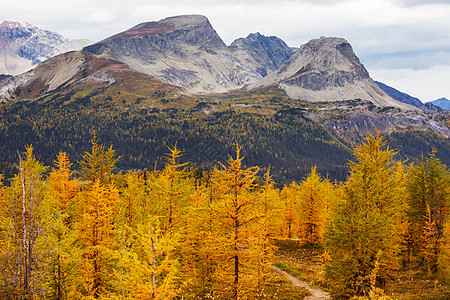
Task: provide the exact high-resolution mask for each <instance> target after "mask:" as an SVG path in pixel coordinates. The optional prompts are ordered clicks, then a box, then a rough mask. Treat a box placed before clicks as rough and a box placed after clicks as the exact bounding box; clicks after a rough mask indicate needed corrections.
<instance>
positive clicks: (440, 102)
mask: <svg viewBox="0 0 450 300" xmlns="http://www.w3.org/2000/svg"><path fill="white" fill-rule="evenodd" d="M430 103H433V104H434V105H436V106H439V107H440V108H442V109H445V110H450V100H448V99H447V98H440V99H437V100H434V101H430Z"/></svg>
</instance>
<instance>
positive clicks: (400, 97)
mask: <svg viewBox="0 0 450 300" xmlns="http://www.w3.org/2000/svg"><path fill="white" fill-rule="evenodd" d="M375 83H376V84H377V85H378V87H379V88H380V89H382V90H383V91H384V92H385V93H386V94H388V95H389V96H391V97H392V98H394V99H395V100H397V101H400V102H403V103H406V104H410V105H413V106H415V107H422V106H423V103H422V101H420V100H419V99H418V98H416V97H412V96H410V95H408V94H406V93H403V92H400V91H399V90H397V89H395V88H393V87H390V86H388V85H386V84H384V83H382V82H379V81H375Z"/></svg>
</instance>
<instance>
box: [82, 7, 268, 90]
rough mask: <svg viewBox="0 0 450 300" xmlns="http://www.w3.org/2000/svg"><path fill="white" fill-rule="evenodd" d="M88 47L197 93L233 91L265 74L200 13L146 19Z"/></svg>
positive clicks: (94, 51)
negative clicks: (245, 60) (246, 61)
mask: <svg viewBox="0 0 450 300" xmlns="http://www.w3.org/2000/svg"><path fill="white" fill-rule="evenodd" d="M84 50H85V51H89V52H92V53H94V54H98V55H100V56H102V57H106V58H111V59H115V60H119V61H122V62H125V63H126V64H128V65H129V66H130V67H132V68H134V69H136V70H138V71H140V72H143V73H146V74H149V75H152V76H155V77H157V78H159V79H161V80H163V81H165V82H168V83H172V84H176V85H179V86H182V87H184V88H186V89H187V90H188V91H190V92H192V93H211V92H227V91H230V90H234V89H237V88H240V87H242V86H244V85H246V84H248V83H249V82H254V81H256V80H257V79H259V78H261V76H260V75H259V74H258V73H257V72H255V71H254V70H253V69H252V68H251V67H249V66H247V65H245V64H244V63H242V62H241V60H239V59H238V58H237V57H236V56H235V55H233V53H232V52H231V51H230V49H229V48H228V47H227V45H225V43H224V42H223V41H222V39H221V38H220V37H219V36H218V35H217V33H216V32H215V30H214V29H213V28H212V26H211V24H210V23H209V21H208V19H207V18H206V17H204V16H199V15H187V16H177V17H171V18H166V19H163V20H160V21H158V22H148V23H142V24H139V25H137V26H135V27H133V28H131V29H129V30H127V31H124V32H122V33H119V34H116V35H114V36H112V37H109V38H107V39H105V40H103V41H100V42H98V43H96V44H93V45H91V46H88V47H86V48H84Z"/></svg>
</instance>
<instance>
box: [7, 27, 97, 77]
mask: <svg viewBox="0 0 450 300" xmlns="http://www.w3.org/2000/svg"><path fill="white" fill-rule="evenodd" d="M90 43H91V42H90V41H88V40H69V39H66V38H65V37H63V36H62V35H60V34H58V33H55V32H51V31H48V30H42V29H40V28H38V27H36V26H33V25H30V24H28V23H25V22H21V21H3V22H2V23H1V24H0V73H3V74H11V75H18V74H20V73H23V72H25V71H28V70H30V69H31V68H33V67H34V66H36V65H38V64H40V63H41V62H43V61H45V60H47V59H49V58H51V57H54V56H56V55H58V54H61V53H64V52H67V51H71V50H79V49H81V48H83V47H84V46H86V45H88V44H90Z"/></svg>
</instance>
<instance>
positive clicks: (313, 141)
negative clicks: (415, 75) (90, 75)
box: [0, 94, 450, 183]
mask: <svg viewBox="0 0 450 300" xmlns="http://www.w3.org/2000/svg"><path fill="white" fill-rule="evenodd" d="M106 95H108V94H106ZM57 96H58V97H54V98H55V99H51V100H49V101H20V102H14V103H7V104H2V105H0V140H1V141H2V143H1V144H0V153H1V157H0V170H2V173H4V174H5V176H6V178H10V177H11V176H12V174H13V173H14V172H15V171H16V167H17V151H18V150H19V151H22V150H23V149H24V147H25V146H26V145H29V144H32V145H34V146H35V149H36V150H35V155H36V157H38V158H39V159H40V160H41V161H42V162H43V163H45V164H47V165H50V164H51V163H52V161H53V159H54V157H55V155H56V154H57V153H58V152H59V151H64V152H66V153H68V155H69V156H70V157H71V158H72V160H73V161H74V162H76V161H79V160H80V159H81V156H80V155H81V153H83V152H84V151H87V150H88V149H89V147H90V144H89V141H90V139H91V138H92V136H93V132H94V131H95V132H96V133H97V136H98V137H99V138H100V139H101V141H102V142H103V143H105V144H106V145H114V148H115V149H116V152H117V154H118V155H119V156H120V157H121V160H120V161H119V162H118V164H117V167H118V170H130V169H144V168H147V169H154V168H155V166H156V168H157V169H161V168H162V167H163V160H162V159H161V158H162V157H163V155H164V153H165V151H166V149H167V147H168V146H171V145H175V143H178V146H179V147H180V148H182V149H183V151H184V155H185V156H184V157H185V158H186V161H189V162H191V163H192V164H191V166H192V167H194V168H199V169H200V170H208V169H210V168H212V167H213V166H214V165H216V162H217V161H224V160H226V153H230V152H231V151H232V149H233V147H234V145H235V144H236V143H239V144H240V145H242V147H243V149H244V150H243V151H244V152H243V153H244V154H245V155H246V164H248V165H259V166H260V167H261V168H262V170H263V171H265V170H267V168H269V166H271V167H272V170H273V176H274V179H276V181H277V182H279V183H283V182H289V181H291V180H300V179H301V178H303V177H304V176H305V175H306V174H307V173H308V172H309V170H310V168H311V167H312V166H315V165H316V166H317V169H318V171H319V172H320V173H322V174H324V175H326V176H328V178H330V179H331V180H334V179H337V180H341V181H342V180H344V179H345V177H346V175H347V172H348V168H347V167H346V163H347V161H348V160H349V159H350V158H351V146H352V144H351V143H350V142H348V141H346V140H345V139H343V138H340V137H336V136H335V133H334V132H332V131H331V130H329V129H326V127H323V126H322V125H321V124H320V123H318V122H314V121H312V120H311V119H308V118H306V117H305V116H304V115H303V112H304V109H296V108H291V107H292V106H294V107H295V106H297V105H298V103H300V104H301V102H298V101H296V102H293V101H292V100H289V101H291V102H288V100H284V99H281V98H276V97H272V98H270V95H269V97H268V96H259V97H260V98H261V100H258V99H259V98H255V99H252V101H253V102H257V101H259V102H264V103H265V102H267V103H268V104H265V105H266V107H264V109H266V110H267V109H270V110H269V112H268V113H264V111H258V108H257V106H256V107H255V105H253V106H251V105H250V106H249V108H246V107H245V106H242V107H243V108H242V107H240V106H236V105H238V104H235V103H240V102H239V100H232V101H230V100H226V99H223V100H214V101H215V102H213V101H210V102H207V101H204V102H201V101H198V100H197V102H194V101H193V100H190V101H191V103H193V104H194V105H192V104H190V106H191V107H190V108H189V107H185V106H184V105H183V103H175V104H174V103H173V102H170V103H168V104H164V103H163V102H161V106H160V108H150V107H148V106H144V108H142V107H140V106H139V105H138V104H137V103H139V102H140V101H142V103H147V102H148V101H149V100H148V99H147V100H144V101H143V100H139V98H136V99H135V100H130V99H129V100H127V101H128V102H127V103H122V101H120V98H118V99H116V98H114V97H113V98H110V97H107V96H103V97H100V98H98V97H93V96H92V95H91V96H88V97H82V98H76V97H73V96H72V97H71V96H70V95H69V96H65V95H64V94H60V95H59V94H57ZM116 96H117V97H120V94H119V95H116ZM253 97H255V96H253ZM256 97H258V95H256ZM268 98H270V101H268V100H264V99H268ZM162 100H165V98H162ZM136 101H137V102H136ZM227 101H228V102H227ZM247 101H248V100H247ZM158 102H159V100H158ZM196 103H197V104H196ZM217 103H222V104H219V105H218V104H217ZM227 103H228V104H229V103H231V104H233V106H230V107H228V106H226V105H227ZM283 103H285V104H283ZM286 104H288V105H289V106H288V105H286ZM195 105H197V106H195ZM305 105H306V104H305ZM173 106H175V107H178V108H175V107H173ZM211 106H212V107H214V108H216V107H218V109H217V108H216V110H215V112H214V110H213V111H212V112H211V113H208V114H205V113H204V112H203V111H202V110H203V109H205V108H208V107H211ZM164 107H166V108H164ZM334 118H335V117H334ZM341 119H342V118H341ZM361 136H364V134H361ZM387 139H388V141H389V143H390V144H391V145H392V146H393V147H396V148H399V149H401V156H399V159H413V158H417V157H419V156H420V155H421V154H422V153H430V152H431V150H432V148H433V147H434V148H436V149H437V150H438V152H437V154H436V156H437V157H439V158H441V159H442V161H443V162H444V163H447V164H448V163H450V147H449V141H448V139H447V138H444V137H443V136H441V135H438V134H436V133H433V132H430V131H416V130H405V131H403V132H394V133H392V134H391V135H389V136H387Z"/></svg>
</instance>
